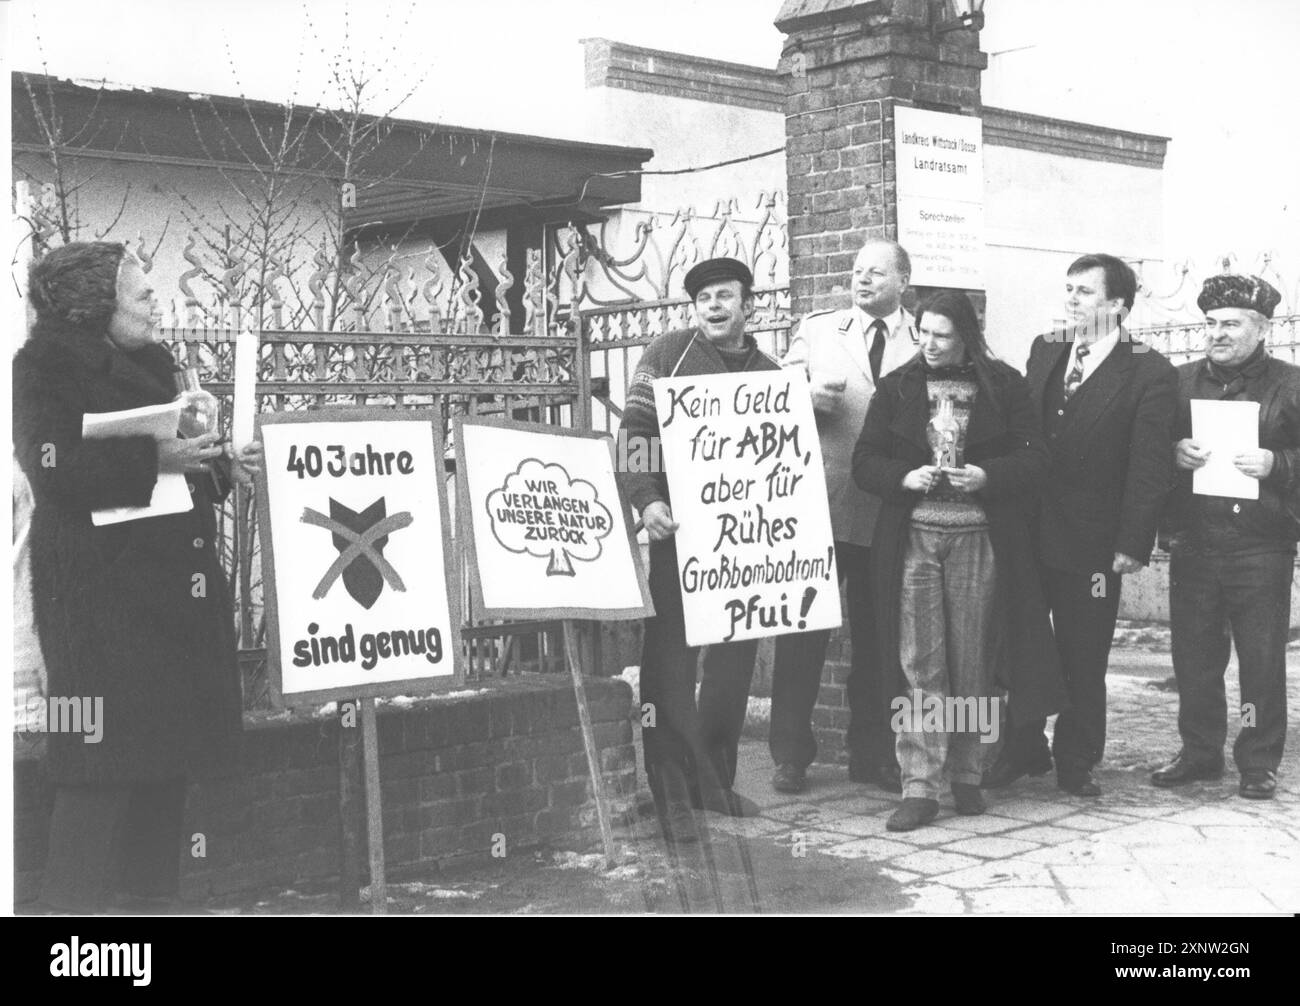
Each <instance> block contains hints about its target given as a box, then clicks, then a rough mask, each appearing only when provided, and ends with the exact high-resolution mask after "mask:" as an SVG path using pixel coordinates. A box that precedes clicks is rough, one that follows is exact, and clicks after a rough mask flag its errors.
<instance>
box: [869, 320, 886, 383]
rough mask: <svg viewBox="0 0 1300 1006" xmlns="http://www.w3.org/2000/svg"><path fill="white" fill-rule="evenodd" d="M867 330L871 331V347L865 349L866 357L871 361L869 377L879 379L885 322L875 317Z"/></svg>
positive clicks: (883, 347)
mask: <svg viewBox="0 0 1300 1006" xmlns="http://www.w3.org/2000/svg"><path fill="white" fill-rule="evenodd" d="M868 331H869V332H872V333H873V334H872V336H871V348H870V349H869V350H867V359H868V360H870V361H871V379H872V380H873V381H879V380H880V363H881V361H882V360H883V359H884V358H885V323H884V322H883V321H881V320H880V319H879V318H877V319H876V320H875V321H873V322H872V323H871V327H870V329H868Z"/></svg>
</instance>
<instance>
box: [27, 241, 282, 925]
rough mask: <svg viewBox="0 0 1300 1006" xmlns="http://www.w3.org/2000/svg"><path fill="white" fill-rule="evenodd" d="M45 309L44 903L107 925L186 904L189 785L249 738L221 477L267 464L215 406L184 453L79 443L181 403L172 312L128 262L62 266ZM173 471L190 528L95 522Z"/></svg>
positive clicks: (201, 407) (116, 254)
mask: <svg viewBox="0 0 1300 1006" xmlns="http://www.w3.org/2000/svg"><path fill="white" fill-rule="evenodd" d="M28 293H29V298H30V303H31V305H32V307H33V308H34V310H35V314H36V321H35V324H34V325H33V327H32V330H31V334H30V338H29V339H28V341H27V343H26V344H25V345H24V346H23V347H22V348H21V349H20V350H19V351H18V353H17V355H16V356H15V357H14V362H13V373H14V384H13V387H14V446H15V448H16V451H17V458H18V462H19V464H20V465H21V466H22V469H23V471H24V472H25V473H26V475H27V478H28V480H29V481H30V482H31V486H32V491H33V493H34V495H35V500H36V504H35V510H34V512H33V515H32V527H31V567H32V569H31V574H32V575H31V579H32V602H33V608H34V614H35V622H36V627H37V632H38V634H39V637H40V642H41V649H42V652H43V654H44V658H45V666H46V670H47V674H48V699H47V701H48V709H49V712H50V714H51V715H50V719H51V725H52V726H54V727H55V728H56V729H54V730H52V731H51V732H50V733H49V735H48V738H47V745H48V746H47V771H48V774H49V777H50V779H51V781H52V782H53V783H54V784H55V787H56V790H55V799H54V813H53V816H52V819H51V824H50V840H49V858H48V862H47V865H46V870H45V880H44V885H43V888H42V894H41V898H42V900H43V901H44V902H45V903H46V905H47V906H49V907H50V908H52V909H59V910H64V911H76V912H86V911H96V910H100V909H102V908H104V907H105V903H106V900H107V899H108V898H110V897H111V896H112V895H113V894H114V893H115V890H114V889H115V888H116V887H118V886H119V885H120V887H121V890H122V892H123V893H125V894H126V895H127V896H128V897H134V898H142V899H162V900H167V899H174V898H175V897H176V895H177V893H178V890H179V880H180V855H181V829H182V826H183V823H184V822H183V815H184V809H185V786H186V782H187V780H188V779H190V778H193V777H196V776H203V775H207V774H211V773H221V772H225V771H229V770H230V769H232V768H233V767H234V763H235V759H236V757H237V748H236V745H237V743H238V737H239V732H240V713H241V701H240V684H239V673H238V668H237V665H236V657H235V652H236V649H235V648H236V643H235V635H234V624H233V621H234V620H233V613H232V608H231V603H230V598H229V596H228V595H227V591H226V588H225V578H224V574H223V572H222V568H221V565H220V563H219V562H218V559H217V553H216V548H215V541H214V539H215V537H216V523H215V519H214V514H213V504H214V503H215V502H217V497H218V495H219V494H220V492H222V491H223V490H218V488H217V486H218V484H222V480H221V479H220V478H214V477H213V469H214V466H215V467H216V468H223V467H224V468H225V470H227V471H229V472H230V473H231V474H232V475H233V476H234V477H235V478H237V479H239V480H240V481H248V480H249V479H250V478H251V476H252V475H253V474H254V473H255V472H256V471H258V470H259V469H260V463H261V462H260V459H261V448H260V446H258V445H252V446H251V447H250V448H249V449H246V450H245V451H242V452H241V453H240V455H239V456H238V457H237V458H235V459H233V461H234V463H233V464H231V462H230V460H228V459H226V458H225V457H224V452H223V449H222V448H221V447H220V446H219V445H218V443H217V435H216V434H215V433H209V432H206V430H205V426H206V424H205V423H204V422H203V421H202V418H201V416H200V415H199V414H198V413H199V412H200V411H207V413H208V414H209V415H211V414H212V409H211V406H212V404H213V403H212V402H211V398H210V396H208V395H206V393H205V392H188V393H186V394H187V396H188V399H187V407H186V410H185V411H184V412H182V415H181V422H180V429H179V430H178V431H177V436H176V437H174V438H172V439H167V440H154V439H153V438H151V437H148V436H131V437H118V438H108V439H86V440H83V439H82V436H81V431H82V421H83V418H84V417H85V416H86V415H87V414H90V413H102V412H117V411H120V410H123V409H134V408H139V407H141V406H148V405H157V404H162V403H166V402H171V401H173V400H174V399H175V398H176V391H175V386H174V378H173V374H174V372H175V369H176V367H175V363H174V361H173V359H172V356H171V354H170V353H169V352H168V351H167V350H166V349H165V348H164V347H163V346H161V345H159V344H158V343H157V341H156V339H157V335H158V322H159V311H158V304H157V299H156V298H155V297H154V293H153V290H152V288H151V287H150V286H149V282H148V280H147V279H146V277H145V274H144V272H143V271H142V270H141V269H140V267H139V265H138V263H136V261H135V260H134V258H132V257H128V256H126V254H125V249H124V248H123V246H122V245H120V244H112V243H107V242H95V243H74V244H69V245H66V246H64V247H62V248H58V249H55V250H54V251H52V252H50V253H49V254H48V255H46V256H45V257H44V258H43V259H41V260H39V261H38V262H36V263H35V264H34V265H33V266H32V269H31V274H30V281H29V291H28ZM164 472H179V473H184V474H185V476H186V481H187V482H188V485H189V489H190V492H191V494H192V498H193V501H194V506H193V508H192V509H190V510H189V511H187V512H185V513H176V514H169V515H165V516H157V517H148V518H143V519H136V520H130V521H126V522H124V523H117V524H105V525H102V526H95V525H94V524H93V523H92V520H91V513H92V511H96V510H101V509H106V508H110V507H139V506H144V505H146V504H148V503H149V501H150V498H151V495H152V493H153V489H154V483H155V481H156V480H157V478H158V476H159V475H160V474H162V473H164ZM224 485H226V486H228V482H226V483H224ZM60 700H62V702H61V701H60ZM74 709H80V711H81V714H82V715H81V717H80V720H81V722H80V724H79V725H78V722H77V718H73V717H70V715H69V713H70V711H71V710H74ZM55 711H60V716H59V718H58V719H59V722H58V723H54V722H53V721H54V716H53V713H54V712H55ZM70 727H71V728H72V729H69V728H70ZM74 731H75V732H74Z"/></svg>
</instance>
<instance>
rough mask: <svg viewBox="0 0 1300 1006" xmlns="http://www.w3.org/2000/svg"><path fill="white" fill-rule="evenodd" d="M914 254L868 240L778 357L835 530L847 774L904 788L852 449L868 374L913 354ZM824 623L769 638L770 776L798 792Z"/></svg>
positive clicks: (869, 516) (867, 515) (868, 506)
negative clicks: (849, 300) (806, 409)
mask: <svg viewBox="0 0 1300 1006" xmlns="http://www.w3.org/2000/svg"><path fill="white" fill-rule="evenodd" d="M911 273H912V263H911V260H910V259H909V258H908V255H907V252H906V251H905V250H904V249H903V247H902V246H901V245H899V244H898V243H897V242H894V241H875V240H873V241H868V242H867V243H866V245H864V246H863V248H862V250H861V251H859V252H858V256H857V258H856V260H855V261H854V264H853V305H852V306H850V307H847V308H844V309H843V310H839V311H820V312H814V313H813V314H810V315H807V316H806V317H805V318H804V319H803V321H802V322H800V324H799V328H798V331H797V332H796V333H795V335H794V338H793V339H791V341H790V349H789V351H788V352H787V353H786V355H785V358H784V359H783V360H782V361H781V363H782V366H785V367H790V368H795V369H798V370H801V371H802V372H803V373H805V374H806V375H807V377H808V381H809V383H810V384H811V387H812V399H813V408H814V410H815V411H816V416H817V433H818V436H819V437H820V440H821V449H822V461H823V463H824V465H825V467H826V492H827V496H828V497H829V500H830V510H831V526H832V529H833V531H834V534H835V560H836V565H837V566H838V568H839V575H840V577H841V578H842V580H843V581H844V583H845V587H846V594H847V602H848V620H849V639H850V642H851V645H852V648H853V655H852V666H851V669H850V673H849V678H848V683H847V686H846V690H847V692H848V701H849V727H848V747H849V777H850V778H851V779H853V780H854V781H856V782H874V783H876V784H877V785H879V786H880V787H881V788H883V789H887V790H889V791H890V792H894V793H900V792H902V786H901V784H900V782H899V772H898V762H897V760H896V758H895V757H894V738H893V735H892V734H891V733H890V730H889V700H890V699H891V698H892V697H893V690H892V689H890V688H888V687H887V685H886V683H885V682H884V681H883V680H882V670H881V662H880V660H879V659H878V657H877V655H876V653H875V647H876V643H877V640H876V633H875V632H874V629H873V619H872V615H871V611H872V606H871V596H870V588H869V585H868V568H867V567H868V561H869V559H870V556H871V538H872V533H873V530H874V528H875V524H876V514H877V512H878V511H879V510H880V500H879V499H878V498H876V497H875V496H871V495H869V494H867V493H865V492H863V491H862V490H861V489H859V488H858V486H857V484H856V483H855V482H854V480H853V473H852V464H853V449H854V447H855V446H856V445H857V442H858V435H859V434H860V433H861V432H862V422H863V420H864V419H865V418H866V415H867V406H868V405H869V404H870V403H871V396H872V393H873V392H874V391H875V388H876V382H877V381H878V380H879V379H880V377H881V376H882V375H884V374H887V373H889V372H890V371H891V370H894V369H895V368H897V367H899V366H901V365H902V364H904V363H906V362H907V361H908V360H910V359H911V358H912V357H913V356H915V355H916V342H917V337H916V332H915V329H914V327H913V319H912V316H911V315H910V314H909V313H908V312H907V311H905V310H903V307H902V297H903V294H904V293H905V292H906V290H907V284H908V280H909V278H910V277H911ZM829 640H830V631H829V630H826V631H820V632H802V633H796V634H793V635H785V636H779V637H777V641H776V660H775V667H774V668H773V681H772V718H771V727H770V734H769V746H770V749H771V752H772V760H773V761H774V762H775V763H776V772H775V774H774V775H773V777H772V786H773V788H774V789H776V790H777V791H778V792H781V793H798V792H801V791H802V790H803V789H804V788H805V787H806V786H807V768H808V766H809V765H810V764H811V763H812V761H813V759H814V758H815V757H816V755H817V742H816V740H815V739H814V738H813V731H812V711H813V707H814V706H815V705H816V704H817V693H818V691H819V688H820V684H821V674H822V665H823V664H824V663H825V660H826V645H827V643H828V641H829Z"/></svg>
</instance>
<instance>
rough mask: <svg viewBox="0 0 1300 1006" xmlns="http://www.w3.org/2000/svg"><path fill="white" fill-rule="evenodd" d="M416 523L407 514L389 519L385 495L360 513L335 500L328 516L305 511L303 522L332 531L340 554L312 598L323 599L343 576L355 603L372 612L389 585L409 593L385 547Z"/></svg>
mask: <svg viewBox="0 0 1300 1006" xmlns="http://www.w3.org/2000/svg"><path fill="white" fill-rule="evenodd" d="M412 520H413V518H412V517H411V514H410V513H409V512H407V511H404V512H402V513H395V514H393V515H392V516H391V517H390V516H388V501H387V499H385V498H384V497H382V496H381V497H380V498H379V499H377V500H375V502H373V503H371V504H370V506H368V507H366V508H365V509H364V510H362V511H360V512H357V511H355V510H351V509H349V508H348V507H346V506H344V505H343V504H342V503H340V502H339V501H338V500H336V499H333V498H331V499H330V514H329V516H328V517H326V516H325V515H324V514H322V513H318V512H317V511H315V510H312V509H311V508H307V509H305V510H303V512H302V522H303V523H304V524H311V525H313V526H315V527H320V528H324V529H325V530H326V531H329V532H331V533H332V537H333V540H334V547H335V548H336V549H338V553H339V555H338V558H337V559H335V560H334V562H333V563H331V564H330V568H329V569H327V570H326V571H325V575H324V576H323V577H321V580H320V583H318V584H316V589H315V590H313V591H312V594H311V596H312V597H314V598H315V599H316V600H318V601H319V600H321V598H323V597H324V596H325V595H326V594H328V593H329V591H330V588H331V587H332V586H334V581H335V580H337V579H339V578H340V577H342V578H343V586H344V588H345V589H346V590H347V592H348V593H349V594H351V595H352V598H353V600H355V601H356V602H357V603H358V604H359V605H361V607H363V608H365V609H366V610H367V611H368V610H370V608H371V607H373V606H374V603H375V602H376V601H378V600H379V595H380V594H381V593H382V592H383V589H384V584H385V583H387V584H388V586H390V587H392V588H393V590H397V591H405V590H406V584H405V583H403V582H402V578H401V577H400V576H399V575H398V573H397V570H395V569H393V567H392V564H391V563H389V561H388V560H387V559H385V558H384V546H385V545H387V544H388V536H389V535H390V534H391V533H392V532H394V531H398V530H400V529H402V528H404V527H410V525H411V521H412Z"/></svg>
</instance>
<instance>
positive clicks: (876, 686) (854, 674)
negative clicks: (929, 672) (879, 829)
mask: <svg viewBox="0 0 1300 1006" xmlns="http://www.w3.org/2000/svg"><path fill="white" fill-rule="evenodd" d="M870 561H871V549H869V548H866V547H864V546H862V545H854V544H851V543H850V542H846V541H837V542H836V543H835V565H836V566H837V568H838V570H839V575H840V582H841V583H842V584H843V585H844V591H845V598H846V604H847V607H848V621H849V644H850V646H851V647H852V654H851V657H850V661H851V663H850V668H849V677H848V681H847V682H846V684H845V691H846V693H847V696H848V702H849V728H848V736H847V738H846V739H847V743H848V748H849V756H850V758H852V759H853V760H854V761H858V762H863V763H865V765H866V767H868V768H877V767H880V766H893V765H895V764H896V759H895V756H894V736H893V734H892V733H891V732H890V729H889V702H890V700H891V699H892V698H893V697H894V696H893V694H892V690H889V689H886V687H885V683H884V680H883V677H884V676H883V674H882V672H881V661H880V657H879V654H878V653H877V652H876V650H877V639H876V631H875V615H874V609H873V607H872V596H871V580H870V576H869V565H870ZM830 638H831V630H829V629H822V630H819V631H817V632H797V633H792V634H790V635H785V636H778V637H777V640H776V658H775V665H774V667H773V669H772V718H771V726H770V728H769V733H768V748H769V750H770V751H771V752H772V761H773V762H774V763H776V764H777V765H786V764H791V765H796V766H798V767H799V768H807V767H808V766H809V765H811V764H812V762H813V760H814V759H816V757H817V741H816V739H815V738H814V737H813V729H812V712H813V707H814V706H816V705H817V694H818V692H819V691H820V689H821V680H822V667H823V665H824V664H825V663H826V646H827V644H828V643H829V642H830Z"/></svg>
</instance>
